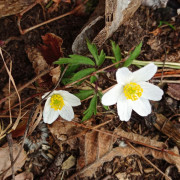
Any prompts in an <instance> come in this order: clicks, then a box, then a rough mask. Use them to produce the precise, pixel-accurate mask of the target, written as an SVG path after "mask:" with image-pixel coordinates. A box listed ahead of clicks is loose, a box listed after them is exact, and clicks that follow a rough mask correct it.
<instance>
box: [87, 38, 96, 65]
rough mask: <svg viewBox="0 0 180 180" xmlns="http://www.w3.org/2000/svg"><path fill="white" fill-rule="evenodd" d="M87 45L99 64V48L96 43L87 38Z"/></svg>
mask: <svg viewBox="0 0 180 180" xmlns="http://www.w3.org/2000/svg"><path fill="white" fill-rule="evenodd" d="M87 46H88V49H89V51H90V53H91V54H92V55H93V57H94V59H95V61H96V64H98V50H97V48H96V46H95V44H92V43H91V42H90V41H89V40H87Z"/></svg>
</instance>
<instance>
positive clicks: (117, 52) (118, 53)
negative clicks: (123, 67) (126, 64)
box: [111, 41, 122, 68]
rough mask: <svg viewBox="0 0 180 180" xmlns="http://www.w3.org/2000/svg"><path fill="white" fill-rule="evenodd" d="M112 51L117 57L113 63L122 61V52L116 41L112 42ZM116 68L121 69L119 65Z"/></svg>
mask: <svg viewBox="0 0 180 180" xmlns="http://www.w3.org/2000/svg"><path fill="white" fill-rule="evenodd" d="M111 46H112V51H113V54H114V57H115V60H112V62H113V63H116V62H119V61H121V59H122V55H121V50H120V47H119V46H118V44H116V43H115V42H114V41H111ZM115 67H116V68H118V67H119V64H117V65H115Z"/></svg>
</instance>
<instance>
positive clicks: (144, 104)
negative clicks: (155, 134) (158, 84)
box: [131, 97, 151, 116]
mask: <svg viewBox="0 0 180 180" xmlns="http://www.w3.org/2000/svg"><path fill="white" fill-rule="evenodd" d="M131 105H132V109H133V110H134V111H135V112H136V113H138V114H139V115H140V116H147V115H148V114H150V113H151V105H150V103H149V101H148V100H147V99H144V98H143V97H140V98H139V99H138V100H136V101H132V103H131Z"/></svg>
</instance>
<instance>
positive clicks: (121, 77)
mask: <svg viewBox="0 0 180 180" xmlns="http://www.w3.org/2000/svg"><path fill="white" fill-rule="evenodd" d="M131 76H132V72H131V71H129V69H128V68H126V67H123V68H120V69H118V70H117V72H116V80H117V82H118V83H119V84H122V85H124V84H126V83H129V81H130V78H131Z"/></svg>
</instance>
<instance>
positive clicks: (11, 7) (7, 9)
mask: <svg viewBox="0 0 180 180" xmlns="http://www.w3.org/2000/svg"><path fill="white" fill-rule="evenodd" d="M35 1H36V0H0V18H1V17H5V16H10V15H14V14H18V13H20V12H22V11H23V10H25V9H26V8H27V7H28V6H30V5H32V4H33V3H35Z"/></svg>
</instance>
